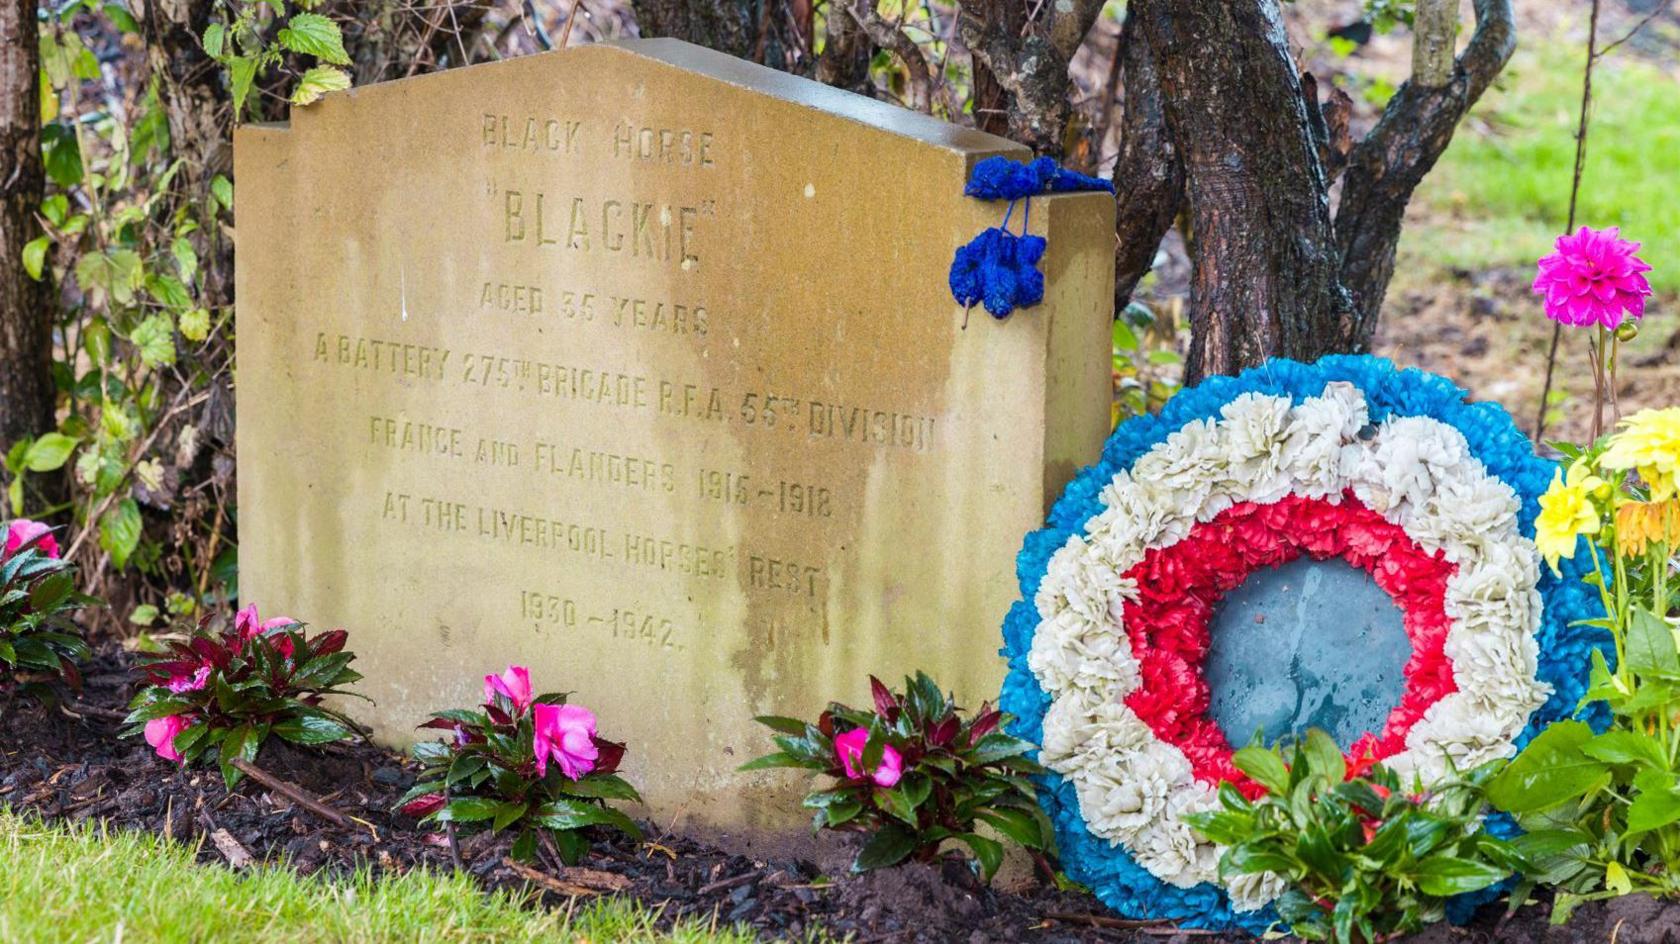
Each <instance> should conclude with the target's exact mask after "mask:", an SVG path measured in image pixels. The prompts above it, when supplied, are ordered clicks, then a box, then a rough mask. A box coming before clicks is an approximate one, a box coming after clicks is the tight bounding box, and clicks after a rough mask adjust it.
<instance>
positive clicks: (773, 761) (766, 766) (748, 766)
mask: <svg viewBox="0 0 1680 944" xmlns="http://www.w3.org/2000/svg"><path fill="white" fill-rule="evenodd" d="M778 767H803V768H807V769H812V770H821V769H822V765H821V764H819V763H816V762H815V761H807V760H802V759H800V758H798V757H795V756H793V755H792V754H789V753H788V752H786V751H777V752H776V753H774V754H766V755H764V756H763V757H757V758H754V759H752V760H749V761H747V762H746V763H744V764H742V765H741V766H739V767H737V768H735V770H736V771H737V772H739V773H746V772H747V771H752V770H771V769H774V768H778Z"/></svg>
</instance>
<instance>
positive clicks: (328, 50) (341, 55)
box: [276, 13, 350, 66]
mask: <svg viewBox="0 0 1680 944" xmlns="http://www.w3.org/2000/svg"><path fill="white" fill-rule="evenodd" d="M276 38H277V39H279V41H280V45H282V46H284V47H286V48H287V49H290V50H291V51H292V52H301V53H303V54H304V55H306V56H314V57H315V58H317V59H319V60H321V61H322V62H330V63H332V64H333V65H336V66H347V65H349V64H350V56H349V55H348V54H347V53H345V51H344V37H343V35H342V34H340V33H339V30H338V24H337V23H334V22H333V21H332V20H329V19H327V18H326V17H324V16H322V15H321V14H319V13H299V14H297V15H296V16H294V17H292V19H291V21H290V22H289V23H287V24H286V28H285V29H283V30H281V31H280V35H279V36H278V37H276Z"/></svg>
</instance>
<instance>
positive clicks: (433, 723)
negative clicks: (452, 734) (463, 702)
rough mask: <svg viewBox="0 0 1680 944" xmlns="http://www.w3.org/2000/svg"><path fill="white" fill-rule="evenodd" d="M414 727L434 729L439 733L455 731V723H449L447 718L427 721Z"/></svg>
mask: <svg viewBox="0 0 1680 944" xmlns="http://www.w3.org/2000/svg"><path fill="white" fill-rule="evenodd" d="M415 727H417V728H436V729H437V730H439V731H453V730H455V727H456V722H454V721H450V720H449V719H447V718H433V719H432V720H430V721H427V722H425V723H424V724H418V725H415Z"/></svg>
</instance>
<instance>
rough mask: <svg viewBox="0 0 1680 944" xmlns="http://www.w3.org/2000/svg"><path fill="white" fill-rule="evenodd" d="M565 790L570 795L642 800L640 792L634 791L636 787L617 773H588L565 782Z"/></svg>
mask: <svg viewBox="0 0 1680 944" xmlns="http://www.w3.org/2000/svg"><path fill="white" fill-rule="evenodd" d="M565 791H566V793H567V794H568V795H570V796H578V797H592V798H595V799H601V800H624V801H626V802H630V803H640V802H642V797H641V794H639V793H637V792H636V788H635V787H632V786H631V785H630V783H629V781H627V780H625V779H624V778H623V777H620V776H619V775H617V774H590V775H589V776H587V777H584V778H583V779H582V780H579V781H576V782H575V783H574V782H568V783H566V784H565Z"/></svg>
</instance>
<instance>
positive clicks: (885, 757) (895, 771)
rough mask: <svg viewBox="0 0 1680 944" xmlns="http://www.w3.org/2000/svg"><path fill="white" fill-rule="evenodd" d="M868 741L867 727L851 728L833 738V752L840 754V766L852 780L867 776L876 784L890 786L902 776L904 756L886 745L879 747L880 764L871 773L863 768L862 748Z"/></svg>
mask: <svg viewBox="0 0 1680 944" xmlns="http://www.w3.org/2000/svg"><path fill="white" fill-rule="evenodd" d="M868 743H869V729H868V728H853V729H851V730H850V731H847V732H845V733H844V734H840V735H838V736H836V737H835V738H834V753H836V754H838V755H840V766H841V767H843V768H845V770H846V776H848V777H850V778H852V779H853V780H857V779H860V778H862V777H865V776H868V777H869V778H870V779H872V780H874V781H875V783H876V785H877V786H882V787H890V786H892V785H893V784H895V783H897V782H898V780H899V778H900V777H902V776H904V758H903V757H902V756H900V755H899V753H898V751H895V750H893V749H892V747H890V746H888V745H882V747H881V766H879V767H877V768H875V772H874V773H873V774H865V773H864V770H863V749H864V747H865V746H866V745H868Z"/></svg>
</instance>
